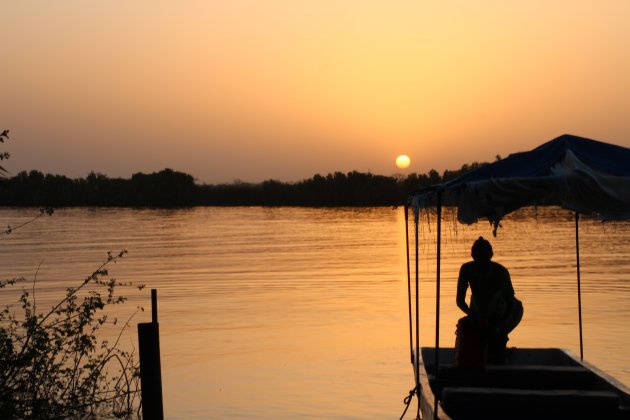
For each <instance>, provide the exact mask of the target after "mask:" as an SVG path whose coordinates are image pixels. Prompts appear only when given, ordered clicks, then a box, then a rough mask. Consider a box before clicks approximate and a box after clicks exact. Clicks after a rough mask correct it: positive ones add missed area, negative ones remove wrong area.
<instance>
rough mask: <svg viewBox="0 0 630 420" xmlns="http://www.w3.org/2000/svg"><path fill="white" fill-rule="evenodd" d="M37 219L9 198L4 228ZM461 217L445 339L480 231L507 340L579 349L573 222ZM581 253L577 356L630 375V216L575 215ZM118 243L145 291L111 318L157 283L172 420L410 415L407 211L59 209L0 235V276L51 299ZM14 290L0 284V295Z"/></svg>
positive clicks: (523, 215) (537, 216) (450, 229)
mask: <svg viewBox="0 0 630 420" xmlns="http://www.w3.org/2000/svg"><path fill="white" fill-rule="evenodd" d="M34 214H36V210H34V209H0V225H2V226H7V225H12V226H16V225H18V224H20V223H21V222H23V221H26V220H28V219H29V218H31V217H32V215H34ZM453 217H454V216H453V215H452V214H450V213H447V214H446V217H445V219H446V224H445V227H444V240H443V260H442V275H443V277H442V278H443V289H442V295H441V297H442V311H441V314H442V321H441V338H440V340H441V343H442V345H444V346H447V345H448V346H452V345H453V343H454V327H455V323H456V321H457V319H458V318H459V317H460V316H461V313H459V312H458V310H457V309H456V307H455V297H454V293H455V283H456V275H457V271H458V268H459V265H460V264H461V263H462V262H464V261H466V260H467V258H468V256H469V250H470V245H471V243H472V242H473V241H474V239H476V238H477V237H478V236H479V235H483V236H485V237H487V238H489V239H491V242H492V243H493V246H494V249H495V260H496V261H498V262H501V263H503V264H504V265H505V266H507V267H508V268H509V269H510V272H511V274H512V281H513V284H514V288H515V289H516V293H517V296H518V297H519V298H520V299H521V300H522V301H523V303H524V306H525V316H524V318H523V322H522V323H521V325H520V326H519V327H518V329H517V330H516V331H515V332H514V333H513V334H512V336H511V340H510V342H509V345H510V346H516V347H529V346H544V347H547V346H548V347H563V348H566V349H569V350H571V351H573V352H574V353H576V354H579V335H578V326H577V325H578V324H577V319H578V315H577V297H576V289H577V288H576V275H575V236H574V218H573V215H572V214H571V213H569V212H567V211H563V210H559V209H556V210H553V211H552V210H549V209H544V210H542V209H539V210H538V211H534V210H532V209H530V210H526V211H521V212H519V213H518V214H516V215H514V216H512V217H508V218H507V219H506V220H504V222H503V228H502V229H500V230H499V233H498V236H497V237H496V238H492V232H491V227H490V226H489V225H488V224H485V223H479V224H476V225H473V226H463V225H458V224H455V223H453V222H452V219H453ZM434 223H435V220H434V217H433V216H427V215H423V217H422V220H421V223H420V225H419V229H420V233H419V235H420V239H421V246H420V251H421V254H420V255H421V256H420V259H419V266H420V270H421V273H422V276H423V277H422V279H421V281H422V286H421V296H422V297H421V300H420V302H421V306H422V310H421V312H422V321H421V326H420V327H421V340H422V342H423V343H424V345H433V340H434V315H433V310H434V298H435V275H434V273H433V270H434V258H435V257H434V253H435V227H434ZM580 247H581V255H580V256H581V265H582V291H583V296H582V302H583V306H584V309H583V319H584V356H585V359H586V360H588V361H590V362H592V363H594V364H596V365H597V366H598V367H600V368H601V369H603V370H604V371H606V372H608V373H610V374H612V375H614V376H615V377H617V378H618V379H619V380H621V381H622V382H624V383H625V384H630V368H629V367H628V366H630V365H629V364H628V362H629V361H630V352H629V351H628V349H629V348H630V332H628V331H629V330H628V315H630V258H629V256H630V224H628V223H606V224H603V223H601V222H597V221H592V220H582V221H581V225H580ZM120 249H127V250H128V252H129V253H128V254H127V255H126V256H125V257H124V258H123V259H122V260H120V261H119V262H118V263H116V264H115V265H114V266H112V267H111V268H110V275H111V276H113V277H116V278H117V279H118V280H121V281H132V282H134V283H144V284H146V286H147V288H146V289H144V290H143V291H138V290H137V289H135V288H129V289H127V290H125V294H126V295H127V296H128V297H129V299H130V300H129V302H127V303H126V304H125V305H123V306H120V307H118V309H117V311H118V316H119V317H120V318H121V319H123V318H125V317H127V316H129V314H131V313H133V312H134V311H135V308H136V306H137V305H144V306H145V308H147V309H148V308H149V307H150V293H149V291H148V289H151V288H155V289H157V290H158V300H159V305H158V306H159V322H160V331H161V338H160V339H161V352H162V375H163V379H162V380H163V389H164V409H165V414H166V417H167V418H181V419H189V418H199V419H201V418H216V419H224V418H230V419H238V418H252V419H254V418H255V419H258V418H261V419H278V418H280V419H282V418H284V419H295V418H312V419H322V418H333V419H388V418H391V419H393V418H398V417H399V416H400V414H401V413H402V411H403V409H404V406H403V402H402V400H403V398H404V397H405V396H406V395H407V393H408V391H409V390H410V389H411V388H412V387H413V373H412V368H411V364H410V355H409V338H408V325H407V322H408V321H407V320H408V314H407V274H406V263H405V223H404V214H403V209H402V208H398V209H391V208H368V209H356V208H342V209H308V208H262V207H243V208H194V209H186V210H133V209H78V208H77V209H60V210H57V211H56V212H55V214H54V215H53V216H52V217H50V218H48V217H46V218H42V219H39V220H37V221H36V222H34V223H32V224H30V225H28V226H26V227H24V228H22V229H19V230H16V231H15V232H13V233H11V234H10V235H3V236H2V238H0V279H4V278H10V277H16V276H24V277H25V278H26V279H27V282H26V283H24V285H25V287H28V288H30V287H31V286H32V283H31V282H32V281H33V279H34V277H35V275H36V296H37V303H38V305H39V306H40V307H43V306H44V305H46V304H49V305H50V304H51V303H52V301H53V300H54V299H55V298H57V297H59V296H61V295H62V294H63V291H64V289H65V288H66V287H69V286H76V285H78V284H80V282H81V280H82V279H83V278H84V277H85V276H86V275H88V274H89V273H91V272H92V271H93V270H94V269H95V268H97V267H98V265H100V263H101V262H102V261H103V260H104V259H105V258H106V257H107V251H108V250H112V251H114V252H117V251H119V250H120ZM38 267H39V270H38ZM36 273H37V274H36ZM16 287H18V289H19V286H16ZM16 287H14V288H13V289H15V288H16ZM14 298H15V291H12V290H10V289H2V290H0V304H3V305H4V304H7V303H10V301H11V299H14ZM149 320H150V311H146V312H143V313H139V314H138V315H136V317H135V318H134V319H133V321H132V323H133V328H131V329H130V330H129V332H130V334H129V336H128V337H127V338H126V339H125V342H124V345H126V346H132V345H133V340H135V324H136V323H137V322H147V321H149ZM414 404H415V401H414ZM410 411H413V412H414V414H415V410H410ZM408 417H409V418H411V417H412V415H411V414H408Z"/></svg>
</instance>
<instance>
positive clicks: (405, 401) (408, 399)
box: [400, 386, 421, 420]
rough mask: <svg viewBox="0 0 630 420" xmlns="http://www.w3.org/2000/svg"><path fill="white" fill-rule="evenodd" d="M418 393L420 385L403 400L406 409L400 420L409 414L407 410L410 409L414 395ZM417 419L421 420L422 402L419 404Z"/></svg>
mask: <svg viewBox="0 0 630 420" xmlns="http://www.w3.org/2000/svg"><path fill="white" fill-rule="evenodd" d="M417 393H418V386H416V387H415V388H414V389H412V390H411V391H409V395H407V396H406V397H405V399H404V400H403V402H404V403H405V411H403V413H402V416H400V420H402V419H403V418H404V417H405V414H407V410H409V406H410V405H411V401H413V396H414V395H415V394H417ZM418 398H420V396H418ZM416 420H421V419H420V404H418V413H417V414H416Z"/></svg>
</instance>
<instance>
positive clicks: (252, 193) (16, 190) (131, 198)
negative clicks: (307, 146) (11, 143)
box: [0, 156, 500, 207]
mask: <svg viewBox="0 0 630 420" xmlns="http://www.w3.org/2000/svg"><path fill="white" fill-rule="evenodd" d="M497 159H500V157H499V156H497ZM486 164H487V163H478V162H474V163H472V164H465V165H463V166H462V167H461V168H459V169H457V170H446V171H444V172H443V173H442V174H440V173H439V172H437V171H436V170H434V169H432V170H430V171H429V172H427V173H425V174H417V173H411V174H408V175H406V176H404V175H394V176H384V175H374V174H371V173H369V172H368V173H362V172H357V171H352V172H348V173H342V172H335V173H330V174H328V175H325V176H324V175H320V174H317V175H314V176H313V177H312V178H309V179H305V180H302V181H298V182H291V183H286V182H281V181H277V180H273V179H269V180H267V181H263V182H261V183H247V182H242V181H234V182H233V183H231V184H198V183H196V182H195V179H194V178H193V176H192V175H189V174H186V173H183V172H178V171H174V170H172V169H168V168H166V169H163V170H161V171H159V172H153V173H151V174H144V173H135V174H133V175H132V176H131V178H130V179H123V178H109V177H107V176H106V175H103V174H100V173H94V172H91V173H90V174H89V175H88V176H87V177H86V178H75V179H71V178H68V177H66V176H63V175H51V174H43V173H42V172H40V171H37V170H31V171H29V172H27V171H22V172H20V173H18V174H17V175H15V176H13V177H11V178H0V206H2V207H194V206H304V207H337V206H339V207H341V206H353V207H362V206H366V207H367V206H398V205H403V204H404V203H405V200H406V199H407V197H408V196H409V194H410V193H412V192H413V191H416V190H418V189H420V188H423V187H426V186H429V185H433V184H438V183H440V182H445V181H449V180H451V179H454V178H456V177H458V176H460V175H462V174H464V173H466V172H469V171H471V170H473V169H476V168H478V167H480V166H483V165H486Z"/></svg>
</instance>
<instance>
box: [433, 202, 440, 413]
mask: <svg viewBox="0 0 630 420" xmlns="http://www.w3.org/2000/svg"><path fill="white" fill-rule="evenodd" d="M436 210H437V249H436V262H435V375H434V376H435V383H436V389H437V387H438V385H437V384H438V381H439V371H440V262H441V253H442V192H441V191H438V192H437V203H436ZM433 413H434V416H435V417H436V418H437V414H438V396H437V392H436V393H435V401H434V403H433Z"/></svg>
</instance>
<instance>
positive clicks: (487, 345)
mask: <svg viewBox="0 0 630 420" xmlns="http://www.w3.org/2000/svg"><path fill="white" fill-rule="evenodd" d="M471 256H472V258H473V260H472V261H469V262H467V263H464V264H462V266H461V268H460V270H459V279H458V280H457V299H456V301H457V306H458V307H459V308H460V309H461V310H462V311H464V313H465V314H466V315H467V316H466V317H464V318H462V319H461V320H460V322H459V323H458V332H457V334H458V339H460V338H463V337H460V335H462V334H463V333H464V331H463V329H467V330H468V331H469V334H473V335H475V334H476V335H477V337H476V339H474V340H473V341H468V342H469V343H471V342H472V343H476V344H474V345H473V346H478V347H481V348H477V349H468V350H472V351H473V352H475V351H476V353H477V354H478V355H480V356H479V357H484V356H485V357H487V358H486V360H479V361H478V364H479V365H481V366H483V365H485V363H486V362H487V363H491V364H503V363H505V353H506V352H505V349H506V344H507V342H508V334H509V333H510V332H511V331H512V330H513V329H514V328H515V327H516V325H518V323H519V322H520V320H521V318H522V316H523V307H522V304H521V302H520V301H519V300H518V299H516V298H515V297H514V288H513V287H512V281H511V279H510V273H509V271H508V270H507V269H506V268H505V267H504V266H502V265H501V264H499V263H496V262H494V261H491V260H492V256H493V252H492V245H490V242H488V241H487V240H486V239H484V238H483V237H481V236H480V237H479V239H477V240H476V241H475V243H474V244H473V246H472V249H471ZM469 286H470V291H471V297H470V305H468V304H466V292H467V290H468V287H469ZM460 344H463V343H460ZM457 347H458V346H457V345H456V348H457ZM459 351H467V350H466V349H462V348H460V349H459ZM456 355H457V350H456ZM486 355H487V356H486ZM456 359H457V357H456ZM456 363H457V360H456ZM468 364H470V363H468Z"/></svg>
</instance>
